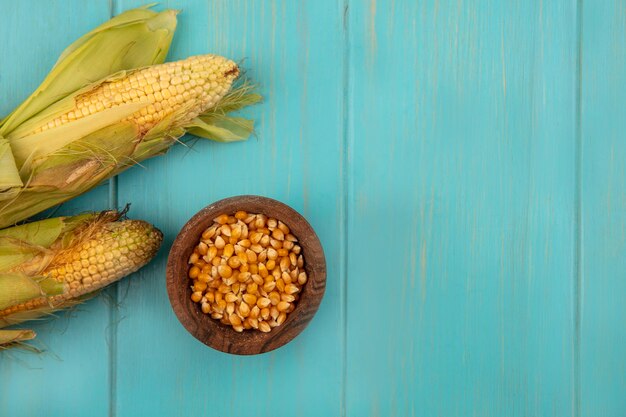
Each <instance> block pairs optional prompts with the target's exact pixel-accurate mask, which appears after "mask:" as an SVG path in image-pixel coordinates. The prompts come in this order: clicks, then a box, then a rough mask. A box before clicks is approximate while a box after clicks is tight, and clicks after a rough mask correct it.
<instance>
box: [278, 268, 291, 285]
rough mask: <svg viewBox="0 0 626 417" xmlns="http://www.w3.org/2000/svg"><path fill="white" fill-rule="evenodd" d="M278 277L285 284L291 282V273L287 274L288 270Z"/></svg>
mask: <svg viewBox="0 0 626 417" xmlns="http://www.w3.org/2000/svg"><path fill="white" fill-rule="evenodd" d="M280 278H281V279H282V280H283V282H284V283H285V284H291V275H289V273H288V272H286V271H285V272H283V274H282V275H281V276H280Z"/></svg>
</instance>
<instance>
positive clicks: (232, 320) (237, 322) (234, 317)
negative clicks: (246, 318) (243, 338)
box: [228, 314, 241, 326]
mask: <svg viewBox="0 0 626 417" xmlns="http://www.w3.org/2000/svg"><path fill="white" fill-rule="evenodd" d="M228 320H229V321H230V323H231V324H232V325H234V326H241V319H240V318H239V316H238V315H236V314H231V315H230V316H228Z"/></svg>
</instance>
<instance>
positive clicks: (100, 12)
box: [0, 0, 111, 417]
mask: <svg viewBox="0 0 626 417" xmlns="http://www.w3.org/2000/svg"><path fill="white" fill-rule="evenodd" d="M0 9H1V10H2V11H3V13H2V16H1V17H0V39H2V40H3V42H2V45H0V53H1V54H2V56H3V59H2V61H1V62H0V89H1V91H2V98H3V100H2V101H1V102H0V115H2V116H4V115H5V114H7V113H9V112H10V111H11V110H12V109H13V108H14V107H16V106H17V105H18V104H19V103H20V102H21V101H22V100H24V99H25V98H26V97H27V96H28V94H30V93H31V92H32V90H34V89H35V88H36V87H37V85H38V84H39V83H40V81H41V80H42V79H43V78H44V77H45V75H46V74H47V73H48V71H49V70H50V68H51V67H52V66H53V65H54V62H55V61H56V59H57V58H58V56H59V54H60V53H61V51H62V50H63V49H64V48H65V47H66V46H67V45H69V44H70V43H71V42H73V41H74V40H75V39H77V38H78V37H80V36H82V35H83V34H84V33H85V32H87V31H88V30H91V29H92V28H93V27H94V26H96V25H98V24H100V23H102V22H103V21H105V20H107V19H108V18H109V16H110V11H109V4H108V1H106V0H105V1H92V2H89V3H87V4H86V3H85V2H82V1H79V0H71V1H62V2H61V1H55V2H48V1H41V0H39V1H37V0H27V1H20V2H13V1H4V0H3V1H0ZM77 9H80V15H77V13H76V10H77ZM107 207H108V186H107V185H104V186H100V187H98V188H96V189H94V190H93V191H91V192H90V193H88V194H87V195H85V196H82V197H80V198H78V199H75V200H73V201H71V202H68V203H66V204H64V205H63V206H62V207H61V208H58V209H56V210H52V211H51V212H50V213H48V214H47V215H51V214H54V215H64V214H76V213H80V212H83V211H85V210H102V209H106V208H107ZM110 308H111V303H110V300H109V299H108V298H107V297H106V295H103V296H100V297H97V298H95V299H93V300H90V301H89V302H87V303H85V304H83V305H80V306H78V307H76V308H74V309H73V310H71V311H69V312H66V313H59V314H57V316H58V318H57V319H52V320H42V321H41V322H40V323H36V322H29V323H23V324H22V325H20V326H21V328H33V329H34V330H35V331H36V332H37V339H36V340H35V341H34V345H35V346H37V347H39V348H43V349H46V352H45V353H43V354H41V355H37V354H33V353H28V352H27V353H24V352H18V351H10V352H5V353H0V374H1V375H2V382H0V415H2V416H12V417H13V416H14V417H22V416H33V417H34V416H40V415H42V413H45V414H46V415H48V416H82V415H84V413H85V410H89V414H90V415H92V416H94V417H99V416H107V415H108V411H109V407H108V402H109V349H108V345H107V340H108V337H109V312H110ZM25 326H28V327H25ZM71 392H73V393H75V395H73V396H72V399H71V401H70V400H69V397H68V393H71Z"/></svg>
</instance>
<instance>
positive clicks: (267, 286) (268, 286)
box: [263, 281, 276, 292]
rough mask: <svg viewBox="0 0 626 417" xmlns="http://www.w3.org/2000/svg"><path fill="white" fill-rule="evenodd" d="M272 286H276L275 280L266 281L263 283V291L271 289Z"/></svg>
mask: <svg viewBox="0 0 626 417" xmlns="http://www.w3.org/2000/svg"><path fill="white" fill-rule="evenodd" d="M274 288H276V282H274V281H270V282H266V283H265V284H263V291H265V292H269V291H272V290H273V289H274Z"/></svg>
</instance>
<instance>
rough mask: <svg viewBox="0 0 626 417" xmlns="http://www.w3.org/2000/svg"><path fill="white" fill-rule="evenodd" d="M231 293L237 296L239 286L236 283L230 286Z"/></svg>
mask: <svg viewBox="0 0 626 417" xmlns="http://www.w3.org/2000/svg"><path fill="white" fill-rule="evenodd" d="M231 288H232V290H233V293H235V294H239V290H240V289H241V284H240V283H238V282H235V283H234V284H233V285H232V286H231Z"/></svg>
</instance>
